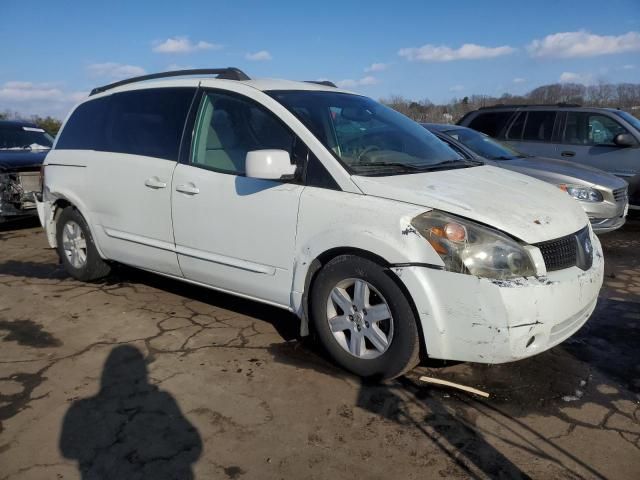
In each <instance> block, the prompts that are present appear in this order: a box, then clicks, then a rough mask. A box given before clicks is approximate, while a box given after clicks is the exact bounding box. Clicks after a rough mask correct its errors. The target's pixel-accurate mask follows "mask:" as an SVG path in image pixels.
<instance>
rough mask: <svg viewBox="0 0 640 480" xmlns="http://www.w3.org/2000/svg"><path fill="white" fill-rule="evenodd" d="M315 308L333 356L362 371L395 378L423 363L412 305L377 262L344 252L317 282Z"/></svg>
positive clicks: (314, 316) (321, 333) (315, 318)
mask: <svg viewBox="0 0 640 480" xmlns="http://www.w3.org/2000/svg"><path fill="white" fill-rule="evenodd" d="M310 313H311V320H312V322H313V324H314V327H315V330H316V333H317V335H318V337H319V338H320V341H321V343H322V345H323V346H324V348H325V349H326V351H327V352H328V353H329V355H330V356H331V357H332V358H333V360H334V361H335V362H336V363H338V364H339V365H340V366H341V367H343V368H345V369H346V370H348V371H350V372H352V373H354V374H356V375H358V376H361V377H364V378H368V379H374V380H384V379H390V378H394V377H397V376H400V375H402V374H403V373H405V372H407V371H408V370H410V369H412V368H413V367H415V366H416V365H417V364H418V362H419V353H420V336H419V333H418V327H417V323H416V316H415V314H414V312H413V309H412V308H411V304H410V303H409V300H408V299H407V298H406V296H405V294H404V293H403V291H402V290H401V289H400V287H399V286H398V285H397V284H396V282H395V281H394V280H393V279H392V278H391V276H390V275H389V272H387V271H385V269H384V268H383V267H382V266H380V265H378V264H377V263H375V262H372V261H370V260H367V259H364V258H362V257H358V256H355V255H341V256H339V257H336V258H334V259H333V260H331V261H330V262H329V263H327V264H326V265H325V266H324V267H323V268H322V269H321V270H320V272H319V273H318V274H317V276H316V279H315V280H314V282H313V284H312V286H311V292H310Z"/></svg>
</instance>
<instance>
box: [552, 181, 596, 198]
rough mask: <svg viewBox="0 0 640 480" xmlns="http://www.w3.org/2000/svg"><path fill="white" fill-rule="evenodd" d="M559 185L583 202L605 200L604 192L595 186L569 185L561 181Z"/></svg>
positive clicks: (561, 188)
mask: <svg viewBox="0 0 640 480" xmlns="http://www.w3.org/2000/svg"><path fill="white" fill-rule="evenodd" d="M558 187H560V190H564V191H565V192H567V193H568V194H569V195H571V196H572V197H573V198H575V199H576V200H580V201H582V202H602V201H603V200H604V198H603V197H602V194H601V193H600V192H599V191H598V190H596V189H595V188H591V187H585V186H583V185H567V184H565V183H561V184H560V185H558Z"/></svg>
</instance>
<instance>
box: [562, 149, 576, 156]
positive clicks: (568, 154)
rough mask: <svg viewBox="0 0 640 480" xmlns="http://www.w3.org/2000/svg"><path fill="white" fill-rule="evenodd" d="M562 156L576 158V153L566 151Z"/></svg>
mask: <svg viewBox="0 0 640 480" xmlns="http://www.w3.org/2000/svg"><path fill="white" fill-rule="evenodd" d="M560 155H562V156H563V157H575V156H576V152H572V151H571V150H565V151H564V152H561V153H560Z"/></svg>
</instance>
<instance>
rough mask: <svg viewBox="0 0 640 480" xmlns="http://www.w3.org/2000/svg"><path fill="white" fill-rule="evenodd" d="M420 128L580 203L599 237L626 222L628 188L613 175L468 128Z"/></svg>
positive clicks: (427, 124) (427, 125)
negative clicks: (529, 151)
mask: <svg viewBox="0 0 640 480" xmlns="http://www.w3.org/2000/svg"><path fill="white" fill-rule="evenodd" d="M422 126H423V127H425V128H426V129H427V130H429V131H431V132H432V133H434V134H436V136H438V138H440V140H443V141H444V142H446V143H448V144H449V146H451V147H452V148H454V149H455V150H457V151H458V152H460V153H461V154H462V155H464V156H467V157H472V158H476V159H480V160H483V161H484V162H485V163H490V164H492V165H495V166H497V167H501V168H505V169H507V170H512V171H514V172H518V173H522V174H524V175H529V176H531V177H535V178H538V179H540V180H543V181H545V182H548V183H552V184H554V185H556V186H558V188H561V189H562V190H564V191H566V192H567V194H569V195H571V196H572V197H573V198H575V199H576V200H577V201H578V202H580V204H581V205H582V207H583V208H584V210H585V212H586V213H587V216H588V217H589V220H590V221H591V226H592V227H593V231H594V232H596V233H598V234H601V233H607V232H611V231H613V230H616V229H618V228H620V227H622V226H623V225H624V223H625V221H626V216H627V211H628V209H629V199H628V196H627V188H628V185H627V182H625V181H624V180H623V179H621V178H619V177H616V176H615V175H611V174H609V173H606V172H603V171H602V170H598V169H596V168H592V167H586V166H582V165H576V164H575V163H571V162H565V161H563V160H555V159H551V158H544V157H534V156H530V155H526V154H524V153H521V152H518V151H516V150H514V149H513V148H511V147H509V146H507V145H505V144H503V143H500V142H498V141H497V140H494V139H492V138H491V137H489V136H487V135H485V134H484V133H480V132H478V131H476V130H472V129H470V128H467V127H460V126H458V125H445V124H436V123H424V124H422Z"/></svg>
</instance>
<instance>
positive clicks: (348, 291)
mask: <svg viewBox="0 0 640 480" xmlns="http://www.w3.org/2000/svg"><path fill="white" fill-rule="evenodd" d="M327 321H328V322H329V328H330V329H331V333H332V334H333V337H334V338H335V340H336V341H337V343H338V344H339V345H340V346H341V347H342V348H343V349H344V350H346V351H347V352H349V353H350V354H351V355H353V356H355V357H358V358H363V359H373V358H376V357H379V356H380V355H382V354H383V353H384V352H386V351H387V349H388V348H389V346H390V345H391V341H392V338H393V327H394V322H393V318H392V316H391V310H390V309H389V306H388V304H387V301H386V300H385V299H384V297H383V296H382V294H381V293H380V292H379V291H378V290H377V289H376V288H375V287H374V286H373V285H371V284H370V283H368V282H366V281H365V280H361V279H354V278H351V279H346V280H343V281H341V282H339V283H338V284H337V285H336V286H335V287H334V288H333V289H332V290H331V293H330V295H329V299H328V301H327Z"/></svg>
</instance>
